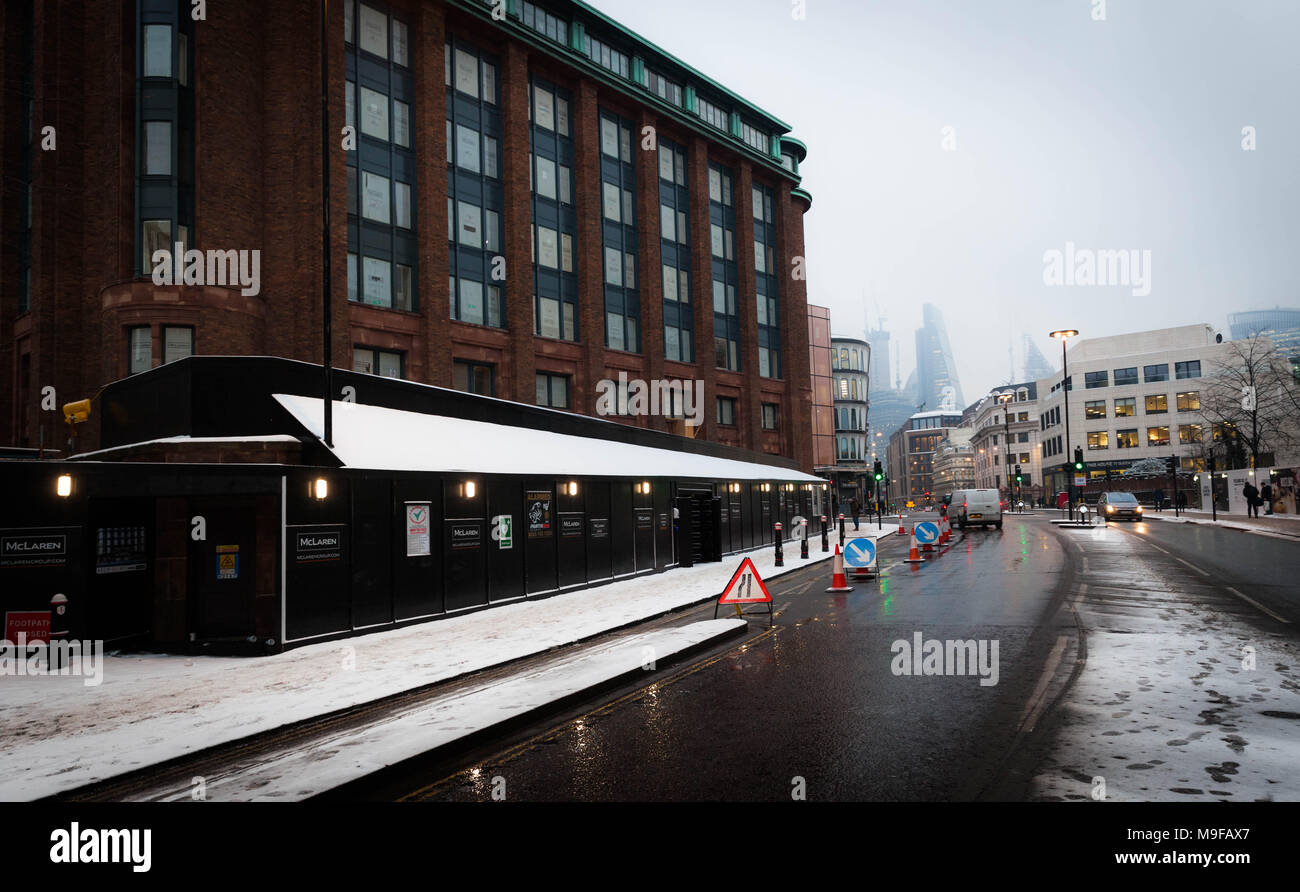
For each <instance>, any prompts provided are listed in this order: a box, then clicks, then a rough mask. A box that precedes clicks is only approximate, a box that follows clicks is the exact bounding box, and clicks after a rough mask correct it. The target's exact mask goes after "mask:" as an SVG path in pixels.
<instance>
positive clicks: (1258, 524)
mask: <svg viewBox="0 0 1300 892" xmlns="http://www.w3.org/2000/svg"><path fill="white" fill-rule="evenodd" d="M1181 515H1182V516H1181V517H1175V516H1174V512H1173V511H1172V510H1167V511H1147V512H1145V513H1144V514H1143V516H1142V519H1143V520H1165V521H1170V522H1172V523H1202V524H1209V525H1211V526H1219V527H1223V528H1224V529H1228V530H1244V531H1246V532H1250V533H1260V534H1262V535H1265V536H1275V537H1277V538H1286V539H1294V538H1296V537H1298V536H1300V514H1261V515H1260V516H1259V517H1258V518H1255V517H1243V516H1242V515H1240V514H1228V513H1226V512H1224V513H1221V514H1219V517H1218V519H1217V520H1215V519H1214V517H1213V515H1211V514H1210V513H1209V512H1208V511H1206V512H1200V511H1183V512H1181Z"/></svg>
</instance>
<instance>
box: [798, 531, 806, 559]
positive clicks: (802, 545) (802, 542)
mask: <svg viewBox="0 0 1300 892" xmlns="http://www.w3.org/2000/svg"><path fill="white" fill-rule="evenodd" d="M799 557H801V558H802V559H804V560H805V561H806V560H808V536H807V534H806V533H805V534H804V537H803V538H802V539H800V540H799Z"/></svg>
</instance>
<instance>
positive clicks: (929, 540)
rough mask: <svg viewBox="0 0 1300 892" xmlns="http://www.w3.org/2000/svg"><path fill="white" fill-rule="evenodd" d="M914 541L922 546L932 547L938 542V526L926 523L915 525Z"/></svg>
mask: <svg viewBox="0 0 1300 892" xmlns="http://www.w3.org/2000/svg"><path fill="white" fill-rule="evenodd" d="M916 541H917V542H920V543H921V544H922V545H932V544H934V543H935V542H938V541H939V525H938V524H937V523H931V522H930V521H928V520H927V521H926V522H925V523H918V524H917V525H916Z"/></svg>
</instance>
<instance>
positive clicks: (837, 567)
mask: <svg viewBox="0 0 1300 892" xmlns="http://www.w3.org/2000/svg"><path fill="white" fill-rule="evenodd" d="M831 567H832V570H831V587H830V588H828V589H826V591H828V592H851V591H853V586H851V585H849V581H848V580H847V579H845V578H844V555H842V554H840V547H839V546H838V545H836V546H835V559H834V562H833V563H832V565H831Z"/></svg>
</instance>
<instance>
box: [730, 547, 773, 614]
mask: <svg viewBox="0 0 1300 892" xmlns="http://www.w3.org/2000/svg"><path fill="white" fill-rule="evenodd" d="M771 602H772V593H771V592H769V591H768V590H767V586H766V585H764V584H763V577H761V576H759V575H758V568H757V567H755V566H754V562H753V561H752V560H750V559H749V558H745V559H744V560H743V561H741V562H740V566H739V567H737V568H736V572H735V573H734V574H732V577H731V582H728V583H727V587H726V589H724V590H723V592H722V597H721V598H719V599H718V603H719V604H763V603H767V604H770V603H771Z"/></svg>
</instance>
